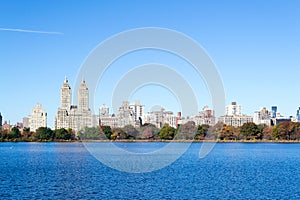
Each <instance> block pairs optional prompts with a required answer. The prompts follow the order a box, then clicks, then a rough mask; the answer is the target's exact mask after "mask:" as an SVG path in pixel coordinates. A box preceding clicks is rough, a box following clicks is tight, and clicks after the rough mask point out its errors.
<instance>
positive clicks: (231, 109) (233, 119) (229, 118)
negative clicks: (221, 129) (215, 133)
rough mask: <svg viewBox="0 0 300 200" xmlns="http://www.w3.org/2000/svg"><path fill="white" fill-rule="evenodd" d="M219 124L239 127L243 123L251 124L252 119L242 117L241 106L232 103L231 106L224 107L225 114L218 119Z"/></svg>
mask: <svg viewBox="0 0 300 200" xmlns="http://www.w3.org/2000/svg"><path fill="white" fill-rule="evenodd" d="M219 122H222V123H224V124H226V125H227V126H234V127H240V126H242V125H243V124H245V123H249V122H253V117H252V116H247V115H243V114H242V106H240V105H237V104H236V102H232V103H231V105H228V106H226V114H225V115H224V116H221V117H219Z"/></svg>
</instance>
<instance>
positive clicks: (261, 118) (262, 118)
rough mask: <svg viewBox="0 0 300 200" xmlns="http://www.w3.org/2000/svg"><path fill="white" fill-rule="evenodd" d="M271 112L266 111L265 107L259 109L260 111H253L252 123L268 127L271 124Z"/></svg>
mask: <svg viewBox="0 0 300 200" xmlns="http://www.w3.org/2000/svg"><path fill="white" fill-rule="evenodd" d="M271 115H272V112H270V111H268V110H267V109H266V107H263V108H261V109H260V111H255V112H254V116H253V122H254V123H255V124H257V125H259V124H265V125H267V126H270V124H271Z"/></svg>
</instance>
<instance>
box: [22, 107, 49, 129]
mask: <svg viewBox="0 0 300 200" xmlns="http://www.w3.org/2000/svg"><path fill="white" fill-rule="evenodd" d="M26 125H28V126H29V128H30V130H31V131H36V130H37V129H38V128H40V127H47V112H46V110H45V109H43V108H42V105H41V104H40V103H37V105H36V107H35V108H33V109H32V111H31V114H30V116H29V123H28V124H26Z"/></svg>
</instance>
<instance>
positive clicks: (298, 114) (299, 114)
mask: <svg viewBox="0 0 300 200" xmlns="http://www.w3.org/2000/svg"><path fill="white" fill-rule="evenodd" d="M296 118H297V122H300V107H299V109H298V110H297V114H296Z"/></svg>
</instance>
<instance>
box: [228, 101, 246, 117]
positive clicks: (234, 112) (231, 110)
mask: <svg viewBox="0 0 300 200" xmlns="http://www.w3.org/2000/svg"><path fill="white" fill-rule="evenodd" d="M226 115H227V116H241V115H242V106H240V105H237V104H236V102H232V103H231V105H228V106H226Z"/></svg>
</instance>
